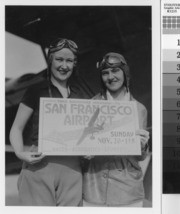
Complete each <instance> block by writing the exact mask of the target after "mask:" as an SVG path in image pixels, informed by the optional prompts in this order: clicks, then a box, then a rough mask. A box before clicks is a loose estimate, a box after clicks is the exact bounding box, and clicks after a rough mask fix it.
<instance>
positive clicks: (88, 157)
mask: <svg viewBox="0 0 180 214" xmlns="http://www.w3.org/2000/svg"><path fill="white" fill-rule="evenodd" d="M84 158H85V159H87V160H91V159H92V158H94V156H93V155H85V156H84Z"/></svg>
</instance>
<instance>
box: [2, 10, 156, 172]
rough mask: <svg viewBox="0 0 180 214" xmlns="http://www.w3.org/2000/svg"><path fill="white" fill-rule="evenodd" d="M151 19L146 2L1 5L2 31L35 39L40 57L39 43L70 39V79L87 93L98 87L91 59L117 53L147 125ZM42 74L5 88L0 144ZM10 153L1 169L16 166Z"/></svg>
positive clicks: (149, 101) (7, 136)
mask: <svg viewBox="0 0 180 214" xmlns="http://www.w3.org/2000/svg"><path fill="white" fill-rule="evenodd" d="M151 18H152V16H151V7H150V6H6V7H5V28H6V29H5V30H6V31H7V32H10V33H12V34H15V35H18V36H20V37H22V38H25V39H27V40H30V41H33V42H35V43H38V44H40V45H41V48H42V51H43V53H44V56H45V48H47V47H48V45H49V44H50V42H51V41H52V40H53V39H54V38H56V37H65V38H68V39H72V40H74V41H75V42H76V43H77V44H78V46H79V50H80V51H79V57H78V74H79V75H78V78H77V79H75V80H74V84H77V85H78V86H79V87H82V88H83V90H84V93H85V95H86V97H87V98H91V97H92V96H94V95H95V94H96V93H97V92H98V91H99V89H100V78H99V74H98V72H97V69H96V62H97V61H98V60H100V59H101V58H102V56H103V55H104V54H106V53H107V52H119V53H121V54H123V55H124V56H125V58H126V59H127V62H128V64H129V66H130V73H131V82H130V90H131V92H132V94H133V96H134V97H135V98H136V99H137V100H138V101H140V102H141V103H143V104H144V105H145V106H146V108H147V110H148V126H151V123H152V121H151V115H152V113H151V110H152V106H151V105H152V70H151V69H152V56H151V54H152V37H151V36H152V35H151V33H152V32H151ZM45 57H46V56H45ZM14 72H16V71H14ZM45 76H46V71H39V73H38V74H26V75H24V76H22V77H20V78H17V79H15V81H14V83H13V84H12V85H10V86H8V87H7V89H6V145H9V144H10V142H9V130H10V127H11V125H12V121H13V120H14V117H15V113H16V110H17V107H18V104H19V101H20V99H21V97H22V96H23V93H24V91H25V89H26V88H27V87H28V86H29V85H33V84H36V83H38V82H40V81H42V80H43V78H45ZM8 81H9V79H6V85H8ZM28 130H29V129H28V128H27V129H26V132H25V135H26V134H27V135H28ZM13 158H15V157H13V156H12V154H11V153H8V152H7V153H6V164H7V166H8V167H6V171H7V172H11V171H12V170H13V169H14V168H16V167H17V166H19V165H16V163H15V160H14V159H13ZM12 163H13V164H12Z"/></svg>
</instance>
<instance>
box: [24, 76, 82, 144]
mask: <svg viewBox="0 0 180 214" xmlns="http://www.w3.org/2000/svg"><path fill="white" fill-rule="evenodd" d="M69 90H70V93H69V96H68V98H83V95H82V93H81V91H80V90H79V89H77V88H72V87H69ZM40 97H55V98H63V96H62V94H61V93H60V91H59V90H58V88H57V87H55V86H54V85H53V84H52V83H51V82H48V81H47V80H45V81H43V82H42V83H40V84H37V85H34V86H31V87H29V88H28V89H27V91H26V92H25V94H24V96H23V98H22V100H21V103H23V104H24V105H26V106H28V107H30V108H31V109H33V114H32V118H31V126H30V130H29V131H30V132H31V134H30V135H31V136H30V137H31V140H30V141H31V144H33V145H35V146H37V145H38V129H39V105H40Z"/></svg>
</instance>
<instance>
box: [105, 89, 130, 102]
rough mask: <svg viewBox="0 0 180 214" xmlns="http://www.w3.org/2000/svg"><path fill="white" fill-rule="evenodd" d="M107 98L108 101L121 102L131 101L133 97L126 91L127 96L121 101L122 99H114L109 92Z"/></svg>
mask: <svg viewBox="0 0 180 214" xmlns="http://www.w3.org/2000/svg"><path fill="white" fill-rule="evenodd" d="M106 97H107V100H120V101H130V100H131V95H130V93H129V92H127V91H125V94H124V96H123V97H122V98H121V99H120V98H117V99H114V98H113V97H112V96H111V94H110V92H109V91H108V90H107V91H106Z"/></svg>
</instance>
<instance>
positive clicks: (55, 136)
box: [43, 111, 132, 145]
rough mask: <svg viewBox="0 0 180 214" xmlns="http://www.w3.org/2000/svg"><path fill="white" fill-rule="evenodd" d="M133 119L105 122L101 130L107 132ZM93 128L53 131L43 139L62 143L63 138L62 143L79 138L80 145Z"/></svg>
mask: <svg viewBox="0 0 180 214" xmlns="http://www.w3.org/2000/svg"><path fill="white" fill-rule="evenodd" d="M97 112H98V111H97ZM93 116H94V115H93ZM91 120H92V119H91ZM131 120H132V118H126V117H124V118H122V119H121V120H117V121H113V122H112V123H111V124H103V125H104V127H103V129H102V130H101V133H106V132H108V131H111V130H114V129H116V128H117V127H122V126H123V125H127V124H128V123H130V122H131ZM91 128H92V127H86V128H84V130H83V129H77V130H74V131H66V132H53V133H51V134H48V135H47V136H46V137H45V138H44V139H43V140H48V141H52V142H55V143H60V141H61V139H62V143H66V142H67V141H70V140H74V139H79V140H78V142H77V144H76V145H79V144H80V143H81V142H82V141H83V140H84V138H85V137H86V136H87V135H88V134H91V132H90V130H91Z"/></svg>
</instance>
